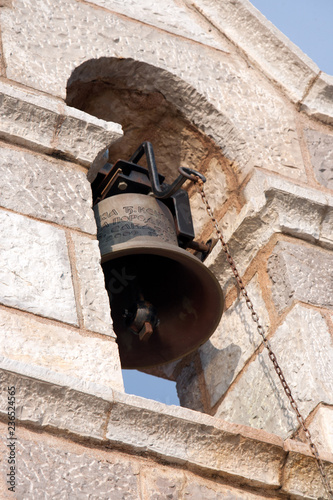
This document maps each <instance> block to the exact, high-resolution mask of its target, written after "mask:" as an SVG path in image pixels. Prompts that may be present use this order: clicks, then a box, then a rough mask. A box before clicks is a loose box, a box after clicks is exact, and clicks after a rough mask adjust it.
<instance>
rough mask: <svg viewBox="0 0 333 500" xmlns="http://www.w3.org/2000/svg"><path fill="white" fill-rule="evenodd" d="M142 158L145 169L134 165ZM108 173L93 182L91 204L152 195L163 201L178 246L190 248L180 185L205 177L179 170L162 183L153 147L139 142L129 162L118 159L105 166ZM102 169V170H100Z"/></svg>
mask: <svg viewBox="0 0 333 500" xmlns="http://www.w3.org/2000/svg"><path fill="white" fill-rule="evenodd" d="M143 155H146V159H147V166H148V168H145V167H142V166H141V165H138V161H139V160H140V159H141V158H142V156H143ZM107 166H108V167H109V168H108V169H109V171H108V173H107V174H106V175H104V176H102V175H101V176H100V177H99V178H98V179H96V181H94V183H93V186H92V187H93V192H94V204H96V203H98V202H100V201H101V200H103V199H105V198H109V197H110V196H114V195H117V194H122V193H141V194H149V195H153V196H155V198H158V199H159V200H161V202H163V203H164V204H165V205H166V206H167V207H168V208H169V210H170V211H171V213H172V214H173V216H174V220H175V225H176V231H177V238H178V244H179V246H180V247H182V248H188V247H192V248H194V247H193V246H192V243H193V239H194V228H193V221H192V215H191V209H190V202H189V198H188V194H187V192H186V191H185V190H184V189H180V188H181V186H182V185H183V184H184V182H186V181H187V180H190V181H192V182H197V181H198V179H199V178H200V179H201V180H202V181H203V182H206V178H205V177H204V176H203V175H202V174H201V173H200V172H197V171H196V170H193V169H191V168H185V167H180V168H179V169H178V170H179V176H178V177H177V178H176V180H175V181H174V182H173V183H172V184H171V185H169V184H166V183H165V182H164V177H163V175H161V174H159V173H158V171H157V167H156V161H155V155H154V151H153V146H152V144H151V143H150V142H148V141H146V142H143V143H142V144H141V145H140V146H139V148H138V149H137V150H136V151H135V153H134V154H133V155H132V156H131V158H130V160H129V161H124V160H118V161H117V162H116V163H115V164H114V165H111V164H107ZM104 169H105V168H104Z"/></svg>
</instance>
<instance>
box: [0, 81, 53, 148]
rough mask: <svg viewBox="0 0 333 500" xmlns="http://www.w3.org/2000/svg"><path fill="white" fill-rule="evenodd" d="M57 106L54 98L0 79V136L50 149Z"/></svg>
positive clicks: (18, 142) (19, 142) (34, 146)
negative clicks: (26, 90) (22, 88)
mask: <svg viewBox="0 0 333 500" xmlns="http://www.w3.org/2000/svg"><path fill="white" fill-rule="evenodd" d="M43 106H46V108H44V107H43ZM58 106H59V101H56V100H55V99H52V98H50V99H47V98H45V97H41V96H38V93H37V92H34V91H29V92H24V91H22V90H21V89H18V88H16V87H14V86H13V85H9V84H7V83H4V82H0V110H1V125H0V137H1V139H6V140H9V141H10V142H14V143H17V144H23V145H28V146H32V147H33V148H35V149H36V148H38V149H40V150H41V151H45V152H49V151H51V150H52V140H53V135H54V131H55V127H56V124H57V112H58Z"/></svg>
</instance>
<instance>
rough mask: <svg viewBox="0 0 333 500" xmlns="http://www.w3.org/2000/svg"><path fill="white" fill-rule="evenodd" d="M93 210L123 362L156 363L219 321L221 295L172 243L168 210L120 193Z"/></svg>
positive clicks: (199, 339)
mask: <svg viewBox="0 0 333 500" xmlns="http://www.w3.org/2000/svg"><path fill="white" fill-rule="evenodd" d="M94 210H95V218H96V222H97V228H98V233H97V236H98V239H99V244H100V250H101V256H102V267H103V270H104V275H105V282H106V287H107V290H108V293H109V298H110V305H111V314H112V319H113V326H114V330H115V333H116V335H117V343H118V346H119V353H120V359H121V364H122V367H123V368H144V367H145V368H146V367H151V366H154V365H160V364H163V363H168V362H170V361H173V360H176V359H179V358H181V357H183V356H185V355H186V354H189V353H191V352H192V351H194V350H196V349H197V348H198V347H199V346H200V345H202V344H203V343H204V342H206V341H207V340H208V338H209V337H210V336H211V335H212V333H213V332H214V331H215V329H216V327H217V326H218V324H219V321H220V318H221V315H222V310H223V295H222V291H221V287H220V285H219V283H218V281H217V279H216V278H215V276H214V275H213V274H212V273H211V271H210V270H209V269H208V268H207V267H205V266H204V265H203V264H202V262H201V261H200V260H199V259H198V258H197V257H195V256H194V255H192V254H191V253H189V252H188V251H187V250H185V249H184V248H180V247H179V246H178V240H177V233H176V228H175V223H174V217H173V215H172V213H171V212H170V210H169V208H168V207H167V206H166V204H165V203H163V202H161V201H160V200H158V199H156V197H153V196H148V195H147V194H140V193H124V194H115V195H113V196H110V197H108V198H105V199H104V200H102V201H100V202H99V203H97V204H96V205H95V207H94Z"/></svg>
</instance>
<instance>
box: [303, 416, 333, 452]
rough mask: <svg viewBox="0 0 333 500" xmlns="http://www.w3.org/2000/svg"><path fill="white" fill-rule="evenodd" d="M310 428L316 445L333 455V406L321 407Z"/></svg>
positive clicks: (309, 425)
mask: <svg viewBox="0 0 333 500" xmlns="http://www.w3.org/2000/svg"><path fill="white" fill-rule="evenodd" d="M308 428H309V431H310V432H311V436H312V439H313V441H314V442H315V443H316V445H317V446H318V447H320V448H321V449H323V450H325V451H327V452H329V453H332V455H333V406H319V408H318V409H317V411H316V412H315V414H314V416H313V417H312V418H311V421H310V423H309V424H308Z"/></svg>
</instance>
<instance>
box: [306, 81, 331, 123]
mask: <svg viewBox="0 0 333 500" xmlns="http://www.w3.org/2000/svg"><path fill="white" fill-rule="evenodd" d="M301 109H302V110H303V111H306V113H307V114H308V115H310V116H313V117H315V118H318V119H319V120H322V121H324V122H326V123H330V124H332V123H333V76H331V75H326V73H320V76H319V78H317V79H316V81H315V82H314V84H313V85H312V87H311V89H310V92H309V93H308V94H307V96H306V98H305V99H304V101H303V102H302V107H301Z"/></svg>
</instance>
